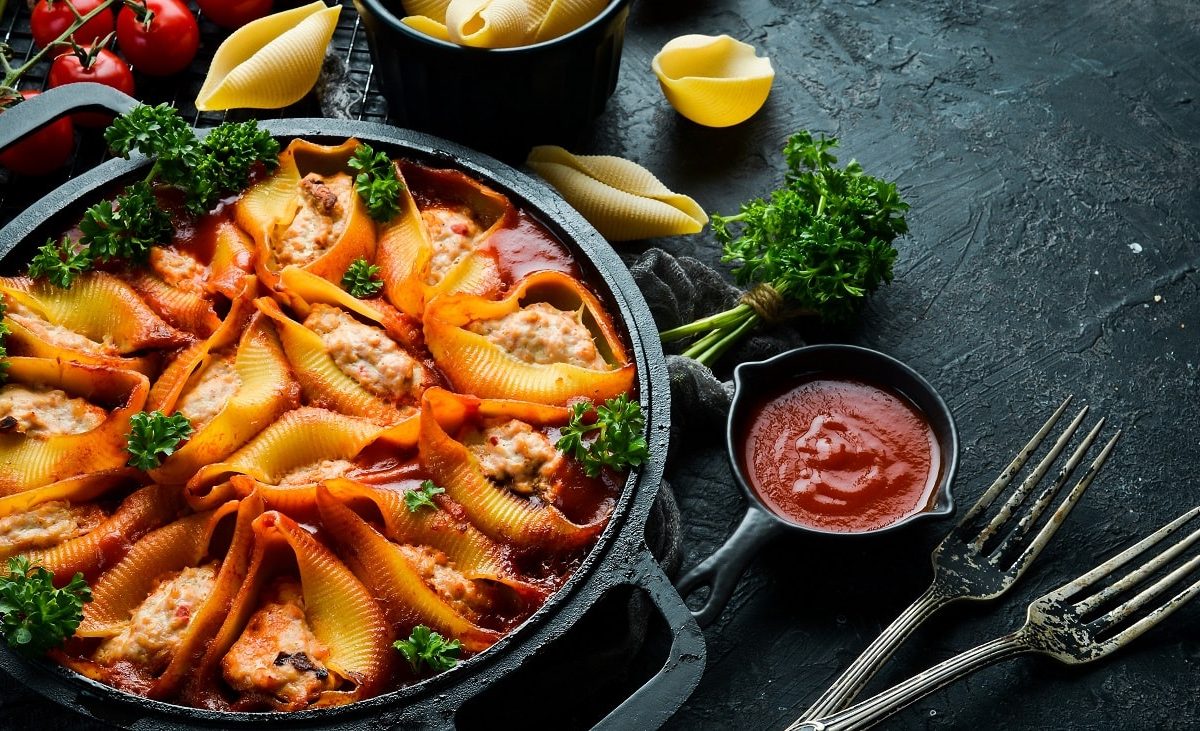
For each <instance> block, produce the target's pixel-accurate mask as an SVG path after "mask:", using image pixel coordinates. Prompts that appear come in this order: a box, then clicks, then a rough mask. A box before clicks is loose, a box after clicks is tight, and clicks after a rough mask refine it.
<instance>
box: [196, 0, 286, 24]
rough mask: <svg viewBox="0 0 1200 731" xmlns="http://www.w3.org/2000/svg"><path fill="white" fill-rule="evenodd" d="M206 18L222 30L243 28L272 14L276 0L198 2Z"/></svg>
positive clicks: (202, 0) (197, 0) (209, 0)
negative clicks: (272, 7)
mask: <svg viewBox="0 0 1200 731" xmlns="http://www.w3.org/2000/svg"><path fill="white" fill-rule="evenodd" d="M196 4H197V5H199V6H200V12H202V13H204V17H206V18H208V19H209V20H211V21H212V22H214V23H216V24H217V25H219V26H221V27H222V28H229V29H233V28H241V27H242V26H243V25H245V24H246V23H249V22H250V21H252V20H258V19H259V18H261V17H263V16H264V15H266V14H267V13H269V12H271V6H272V5H273V4H274V0H196Z"/></svg>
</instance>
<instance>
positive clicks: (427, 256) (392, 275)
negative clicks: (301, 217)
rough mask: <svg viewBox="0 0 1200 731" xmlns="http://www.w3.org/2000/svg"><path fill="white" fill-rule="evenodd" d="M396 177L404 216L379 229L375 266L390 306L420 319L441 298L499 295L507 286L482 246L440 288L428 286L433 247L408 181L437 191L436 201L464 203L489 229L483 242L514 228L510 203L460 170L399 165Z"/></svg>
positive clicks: (482, 238)
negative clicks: (498, 232)
mask: <svg viewBox="0 0 1200 731" xmlns="http://www.w3.org/2000/svg"><path fill="white" fill-rule="evenodd" d="M396 174H397V175H398V176H400V179H401V181H403V182H404V183H405V185H404V189H403V192H402V193H401V194H400V213H399V214H398V215H397V216H396V217H395V218H393V219H392V220H391V221H389V222H388V223H387V225H385V226H383V227H381V228H380V231H379V243H378V246H377V250H376V264H378V265H379V269H380V276H381V277H382V279H383V292H384V296H385V297H387V299H388V301H389V302H391V303H392V304H393V305H395V306H396V307H398V308H399V309H400V310H401V311H402V312H404V313H406V314H408V315H412V316H414V317H419V316H420V315H421V313H422V312H423V311H424V309H425V304H426V303H427V302H430V301H431V300H433V299H434V298H435V297H438V296H440V295H442V294H448V293H454V294H474V295H479V296H481V297H490V296H493V295H495V294H497V293H498V292H499V291H500V289H501V287H502V286H503V280H502V278H501V276H500V268H499V265H497V263H496V259H495V257H494V255H492V254H491V253H490V252H489V251H487V250H486V249H481V248H480V247H477V248H476V251H475V252H474V253H472V254H470V255H468V256H465V257H463V259H462V260H461V261H459V262H458V263H457V264H455V265H454V266H453V267H451V268H450V269H449V270H448V271H447V272H446V273H445V275H444V276H443V277H442V279H441V281H439V282H438V283H437V284H433V285H429V284H426V277H427V275H428V274H429V266H430V261H431V260H432V258H433V245H432V244H431V243H430V241H429V235H428V232H427V231H426V230H425V224H424V221H423V220H422V218H421V211H420V209H419V208H418V207H417V203H416V201H415V200H414V199H413V196H412V193H411V191H410V190H409V185H408V181H409V179H410V178H413V177H416V178H417V179H418V180H419V181H420V182H422V183H425V184H428V185H429V186H430V187H432V188H433V190H432V191H431V192H432V193H433V194H435V195H436V196H438V197H445V198H448V199H451V200H455V201H461V202H462V203H463V204H464V205H466V206H467V207H468V208H470V209H471V210H472V212H474V213H475V214H476V215H478V216H479V218H480V219H481V223H482V224H483V225H485V226H487V229H486V230H485V231H483V232H482V233H481V234H480V235H479V239H478V241H479V242H486V241H487V240H488V238H490V237H491V235H492V234H493V233H495V232H496V231H497V230H499V229H501V228H505V227H511V226H513V225H515V223H516V211H515V209H514V208H513V207H512V204H511V203H510V202H509V200H508V198H506V197H505V196H503V195H501V194H500V193H497V192H496V191H494V190H492V189H491V188H488V187H487V186H484V185H483V184H481V183H479V182H478V181H476V180H474V179H472V178H469V177H467V176H466V175H463V174H462V173H461V172H460V171H457V170H436V169H433V168H426V167H424V166H421V165H415V164H411V163H406V164H400V165H397V169H396Z"/></svg>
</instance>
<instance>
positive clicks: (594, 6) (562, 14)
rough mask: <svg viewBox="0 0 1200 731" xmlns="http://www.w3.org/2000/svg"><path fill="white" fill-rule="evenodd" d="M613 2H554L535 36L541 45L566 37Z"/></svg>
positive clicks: (565, 0)
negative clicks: (544, 42) (543, 42)
mask: <svg viewBox="0 0 1200 731" xmlns="http://www.w3.org/2000/svg"><path fill="white" fill-rule="evenodd" d="M609 2H611V0H554V1H553V2H551V3H550V7H549V8H547V9H546V14H545V15H543V16H542V19H541V22H539V23H538V27H537V30H536V31H534V34H533V42H534V43H541V42H542V41H549V40H552V39H554V38H558V37H559V36H564V35H566V34H568V33H570V32H571V31H573V30H575V29H576V28H579V27H582V26H583V25H584V24H585V23H587V22H588V21H589V20H591V19H592V18H595V17H596V16H597V15H599V14H600V11H602V10H604V8H606V7H607V6H608V4H609Z"/></svg>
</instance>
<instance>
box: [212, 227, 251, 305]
mask: <svg viewBox="0 0 1200 731" xmlns="http://www.w3.org/2000/svg"><path fill="white" fill-rule="evenodd" d="M209 270H210V275H209V280H208V289H209V290H210V291H212V292H220V293H221V294H223V295H225V296H226V297H227V298H228V299H231V300H233V299H236V298H237V297H238V296H240V295H241V294H242V293H243V292H245V290H246V286H247V285H246V278H247V277H248V276H250V275H253V274H254V241H253V239H251V238H250V237H249V236H247V235H246V232H245V231H243V230H242V229H241V228H239V227H238V226H237V224H235V223H234V222H233V221H222V222H221V223H219V224H217V230H216V236H215V245H214V247H213V254H212V261H211V262H209Z"/></svg>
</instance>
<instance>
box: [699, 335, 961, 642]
mask: <svg viewBox="0 0 1200 731" xmlns="http://www.w3.org/2000/svg"><path fill="white" fill-rule="evenodd" d="M823 375H824V376H830V377H834V378H848V379H852V380H862V381H867V382H870V383H876V384H879V385H881V386H885V387H888V388H891V389H892V390H894V391H897V392H899V393H900V394H901V395H902V396H904V397H905V398H907V399H908V400H909V401H910V402H912V404H913V405H914V406H916V408H917V410H919V411H920V412H921V413H922V414H923V415H924V416H925V418H926V420H927V421H928V422H929V426H930V428H931V429H932V430H933V435H934V438H935V440H936V441H937V445H938V449H939V450H940V453H939V457H940V471H939V473H938V476H937V483H936V486H935V487H934V491H933V494H932V495H931V497H930V501H929V503H928V504H927V505H926V506H925V507H924V509H922V510H920V511H918V512H915V513H913V514H912V515H909V516H908V517H906V518H902V519H901V520H898V521H896V522H895V523H891V524H889V525H887V526H884V527H882V528H875V529H872V530H865V531H858V532H853V533H848V532H835V531H827V530H821V529H819V528H814V527H810V526H806V525H800V524H798V523H794V522H792V521H790V520H788V519H787V518H784V517H782V516H781V515H779V514H777V513H775V512H774V511H772V510H771V509H770V508H768V507H767V506H766V505H765V504H764V503H763V500H762V498H761V497H759V495H758V493H757V492H755V490H754V488H753V486H751V484H750V481H749V479H747V477H746V475H745V474H743V472H742V469H741V466H740V465H741V460H740V459H739V457H738V453H739V452H740V450H741V448H742V444H743V437H744V436H745V435H746V433H747V431H748V427H749V424H748V421H749V420H750V418H752V416H753V412H754V410H755V406H756V405H757V404H758V403H760V402H761V399H762V398H763V397H764V396H771V395H778V394H779V393H781V391H782V390H784V388H786V384H789V383H797V384H798V383H801V382H803V381H806V380H809V379H811V378H814V377H817V376H823ZM733 382H734V394H733V403H732V404H731V405H730V407H729V421H728V423H727V427H726V433H725V441H726V446H727V448H728V450H729V462H730V464H731V465H732V467H733V474H734V477H735V479H736V481H737V483H738V487H739V488H741V490H742V493H743V494H744V495H745V496H746V501H747V503H748V506H747V509H746V515H745V517H743V518H742V522H741V523H740V524H739V525H738V527H737V530H735V531H734V532H733V535H731V536H730V537H729V539H728V540H726V541H725V543H724V545H722V546H721V547H720V548H718V549H717V550H716V552H715V553H713V555H712V556H709V557H708V558H707V559H705V560H704V561H702V562H701V563H700V565H699V566H696V567H695V568H694V569H692V570H691V571H690V572H688V574H687V575H686V576H684V577H683V578H682V579H681V580H680V581H679V582H678V583H677V588H678V589H679V593H680V594H681V595H682V596H684V597H687V596H688V595H689V594H691V593H692V592H694V591H697V590H699V589H701V588H703V587H706V586H707V587H708V588H709V593H708V596H707V598H705V599H704V602H703V604H702V605H701V606H700V607H699V608H698V609H696V610H694V611H693V612H692V614H693V616H695V617H696V619H697V621H699V623H700V625H701V626H705V625H708V624H710V623H711V622H712V621H713V620H715V619H716V618H717V617H718V616H719V615H720V613H721V610H722V609H723V608H724V607H725V603H726V602H727V601H728V600H729V597H730V595H731V594H732V593H733V589H734V587H735V586H736V585H737V582H738V580H739V579H740V578H741V575H742V571H743V570H744V569H745V567H746V564H747V563H748V562H749V560H750V559H751V558H752V557H753V556H754V554H755V553H756V552H757V551H758V549H759V547H761V546H762V545H763V544H764V543H765V542H766V541H767V540H769V539H770V538H773V537H775V536H777V535H779V534H781V533H785V532H788V531H793V532H795V531H798V532H803V533H820V534H823V535H827V536H830V540H844V539H851V538H856V537H862V536H868V535H874V534H878V533H885V532H889V531H893V530H896V529H899V528H901V527H902V526H906V525H909V524H911V523H913V522H916V521H920V520H924V519H927V518H934V517H939V516H945V515H949V514H950V513H952V512H954V497H953V496H952V495H951V493H950V487H951V485H952V483H953V481H954V474H955V471H956V468H957V465H958V430H957V428H956V427H955V426H954V417H953V416H952V415H951V413H950V408H949V407H948V406H947V405H946V402H945V401H943V400H942V397H941V396H939V395H938V393H937V391H935V390H934V388H933V386H931V385H929V382H928V381H926V380H925V379H924V378H922V377H921V375H920V374H919V373H917V372H916V371H914V370H913V369H912V368H910V367H908V366H907V365H905V364H904V363H901V362H900V361H898V360H896V359H895V358H893V357H891V356H889V355H885V354H883V353H880V352H878V351H876V350H870V349H868V348H860V347H858V346H855V345H810V346H808V347H804V348H796V349H794V350H789V351H787V352H786V353H780V354H779V355H777V356H775V357H773V358H768V359H767V360H764V361H758V362H753V363H742V364H741V365H739V366H738V367H737V369H736V370H735V371H734V373H733Z"/></svg>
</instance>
